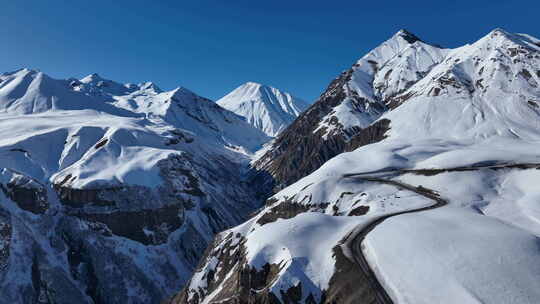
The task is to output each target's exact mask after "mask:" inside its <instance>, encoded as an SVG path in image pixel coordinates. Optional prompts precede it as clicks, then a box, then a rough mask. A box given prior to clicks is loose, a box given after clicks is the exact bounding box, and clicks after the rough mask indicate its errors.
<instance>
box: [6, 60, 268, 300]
mask: <svg viewBox="0 0 540 304" xmlns="http://www.w3.org/2000/svg"><path fill="white" fill-rule="evenodd" d="M0 80H1V84H0V108H1V109H2V113H0V129H1V130H10V132H5V134H4V135H5V138H4V140H3V141H2V143H0V152H1V153H0V154H1V155H2V157H0V190H1V191H0V286H2V288H0V299H1V300H0V302H2V303H4V302H6V303H59V304H60V303H161V302H162V301H163V300H164V299H166V298H168V297H170V296H172V295H173V294H174V293H176V292H177V291H178V290H180V289H181V288H182V287H183V286H184V284H185V283H186V282H187V281H188V280H189V277H190V276H191V274H192V272H193V270H194V269H195V267H196V265H197V264H198V262H199V260H200V258H201V256H202V255H203V253H204V249H205V248H206V247H207V245H208V244H209V243H210V242H211V240H212V238H213V236H214V234H216V233H218V232H221V231H223V230H225V229H227V228H230V227H231V226H234V225H237V224H239V223H241V222H242V221H244V220H245V219H246V218H247V217H248V215H249V214H250V213H252V212H253V211H254V210H256V209H257V208H259V207H260V206H261V205H262V202H263V200H262V196H263V195H264V193H265V192H264V191H262V192H261V191H260V189H259V187H258V184H257V183H258V182H259V181H258V180H253V181H252V180H250V179H249V178H248V177H247V176H246V174H247V172H248V166H249V161H250V159H249V157H248V156H246V154H249V153H252V152H254V151H255V150H256V149H258V148H259V147H260V146H261V145H262V144H263V143H264V142H265V141H266V140H267V139H268V137H267V136H266V135H264V133H263V132H261V131H259V130H257V129H255V128H253V127H251V126H250V125H249V124H248V123H246V122H245V121H244V120H243V119H241V118H240V117H238V115H236V114H234V113H232V112H230V111H227V110H225V109H223V108H221V107H220V106H219V105H217V104H215V103H214V102H212V101H210V100H208V99H206V98H203V97H200V96H198V95H196V94H194V93H193V92H190V91H189V90H187V89H183V88H178V89H176V90H173V91H169V92H162V91H161V90H159V88H157V87H156V86H154V85H152V84H149V83H146V84H140V85H124V84H119V83H116V82H113V81H108V80H105V79H103V78H101V77H99V76H98V75H90V76H89V77H87V78H85V79H82V80H80V81H79V80H73V79H70V80H56V79H52V78H50V77H48V76H47V75H45V74H43V73H40V72H36V71H30V70H20V71H16V72H13V73H3V74H0ZM21 94H22V95H21ZM23 95H24V96H23ZM21 96H22V97H21ZM4 112H5V113H8V114H5V113H4ZM36 113H40V114H39V115H36ZM13 117H16V119H14V118H13ZM14 130H16V131H14ZM7 133H9V134H7Z"/></svg>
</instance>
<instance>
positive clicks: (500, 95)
mask: <svg viewBox="0 0 540 304" xmlns="http://www.w3.org/2000/svg"><path fill="white" fill-rule="evenodd" d="M401 34H403V33H402V32H401V33H398V37H397V38H398V39H399V40H398V41H401V39H404V40H405V38H403V36H399V35H401ZM400 37H401V38H400ZM407 37H408V38H409V39H406V41H409V40H410V41H415V38H413V36H411V35H408V36H407ZM394 38H395V37H394ZM414 43H418V41H415V42H413V44H414ZM389 45H392V44H389ZM391 49H392V48H388V49H387V50H391ZM443 53H444V54H443ZM370 54H372V53H370ZM370 54H368V55H367V56H370ZM440 55H441V56H443V57H441V58H439V59H438V60H436V61H438V63H437V62H434V63H433V64H431V63H429V62H430V61H429V59H424V60H422V62H423V63H422V65H423V66H429V68H428V69H425V70H424V71H425V74H424V75H423V76H422V77H419V78H417V79H414V82H413V83H410V84H409V85H407V86H406V87H400V85H401V83H402V82H392V83H391V84H390V85H388V86H381V87H380V91H378V89H377V88H376V83H380V82H377V81H376V80H375V79H377V76H375V77H374V78H373V82H372V83H369V82H364V84H366V85H367V87H366V88H364V89H363V90H362V92H363V93H366V92H374V95H375V96H380V97H378V98H380V99H375V100H373V102H371V103H370V102H367V103H366V104H365V105H366V107H365V108H363V111H361V112H359V113H357V114H356V115H354V117H355V119H358V120H357V121H356V122H355V124H359V125H360V128H363V129H361V130H359V131H358V132H356V133H355V135H352V136H351V137H350V141H349V143H353V144H355V145H356V146H352V147H351V149H353V148H356V147H358V148H356V149H354V150H353V151H352V152H348V153H341V154H339V155H337V156H336V157H334V158H332V159H330V160H329V161H327V162H325V163H324V164H323V165H322V166H321V167H320V168H318V169H317V170H315V171H314V172H313V173H311V174H309V175H307V176H306V177H304V178H301V179H300V180H298V181H297V182H295V183H293V184H291V185H290V186H288V187H286V188H285V189H283V190H282V191H280V192H278V193H277V194H275V195H274V196H273V197H272V198H271V199H269V200H268V201H267V205H266V207H265V208H264V209H262V210H261V211H260V212H259V213H258V214H257V215H256V216H254V217H253V218H252V219H251V220H250V221H248V222H246V223H244V224H242V225H240V226H238V227H236V228H233V229H231V230H228V231H225V232H223V233H221V234H220V235H219V237H218V238H216V240H215V241H214V243H213V246H212V247H211V249H210V250H208V251H207V256H206V257H205V258H204V259H203V261H202V263H201V264H200V266H199V268H198V270H197V272H196V273H195V275H194V277H193V278H192V279H191V281H190V283H189V284H188V286H187V287H186V288H185V289H184V290H183V292H181V293H180V294H179V295H178V296H177V297H176V298H175V301H176V303H223V302H224V300H225V299H235V300H238V302H239V303H248V302H249V301H254V302H261V303H355V302H365V303H374V302H376V301H378V302H382V303H388V302H390V301H392V302H394V303H538V302H539V301H540V293H539V292H538V289H537V288H536V287H535V285H534V284H535V283H534V282H536V281H538V280H539V279H540V269H539V268H538V265H537V262H536V261H538V259H539V258H540V250H539V249H538V242H539V241H538V240H539V237H540V234H539V233H540V225H539V223H540V213H539V212H538V208H536V207H535V206H536V204H537V199H538V191H537V189H536V188H535V187H534V185H535V184H536V180H537V178H538V176H539V175H538V172H540V171H538V170H539V169H540V156H539V155H538V152H537V151H538V149H539V148H540V145H539V143H540V128H539V127H540V125H539V122H540V111H539V109H538V104H537V103H538V101H539V100H540V88H539V86H538V84H539V83H540V82H539V81H540V68H539V67H540V40H538V39H535V38H533V37H530V36H528V35H522V34H511V33H507V32H505V31H503V30H499V29H498V30H494V31H493V32H491V33H489V34H488V35H487V36H485V37H484V38H482V39H480V40H479V41H477V42H475V43H473V44H471V45H466V46H464V47H461V48H457V49H454V50H445V51H441V53H440ZM398 58H400V57H399V56H398ZM402 58H403V57H401V59H402ZM424 58H432V57H424ZM361 61H362V60H361ZM373 61H374V62H380V61H376V60H373ZM388 62H392V60H390V61H388ZM424 63H426V64H425V65H424ZM388 64H390V63H388ZM373 65H375V63H373ZM416 66H419V65H416ZM411 67H412V66H411V65H401V64H397V65H394V68H393V69H392V72H390V75H391V74H392V73H397V75H413V74H411V73H409V71H408V70H409V69H411ZM402 68H403V69H405V70H403V71H402V70H400V69H402ZM384 69H385V67H380V68H378V70H384ZM357 71H359V72H360V70H358V69H357ZM368 71H369V70H368ZM413 71H414V70H413ZM351 73H353V72H351ZM386 73H388V72H386ZM360 75H369V74H367V73H359V74H358V75H357V77H358V78H354V77H353V78H352V79H356V80H357V81H356V82H355V83H356V84H357V85H358V84H360V83H362V82H361V81H360V79H361V78H359V77H360ZM390 75H389V76H388V79H392V78H391V76H390ZM351 77H352V76H351ZM383 79H384V77H383ZM411 81H412V80H411ZM344 83H345V84H349V85H351V83H350V82H342V83H340V82H339V80H337V81H335V82H334V83H333V84H332V85H331V87H333V88H334V89H335V90H336V91H334V92H339V90H337V88H339V87H341V86H342V85H344ZM384 92H388V94H386V95H385V93H384ZM358 94H360V93H358ZM339 96H340V98H341V99H340V100H344V99H346V98H347V97H344V96H346V95H339ZM382 96H387V97H384V98H383V97H382ZM368 97H369V96H368V95H367V93H366V95H364V97H363V98H365V99H366V100H369V98H368ZM318 104H319V105H318V106H317V104H316V105H315V106H313V107H312V108H310V110H308V111H307V112H306V113H305V114H304V115H302V116H301V117H300V118H299V119H298V120H297V122H295V123H294V124H293V125H291V127H290V128H289V129H290V130H293V129H291V128H293V127H294V125H296V124H297V123H298V122H299V121H304V122H307V121H308V120H306V119H307V118H305V117H304V116H307V115H309V112H310V111H312V110H313V109H316V108H317V107H320V108H322V107H323V103H320V102H319V103H318ZM343 104H344V103H338V105H336V106H335V107H337V108H340V107H341V106H342V105H343ZM377 104H380V108H381V109H383V110H382V111H381V112H380V113H379V112H375V111H371V112H370V110H369V109H370V108H371V109H373V107H374V106H375V107H377V106H376V105H377ZM328 113H331V112H328ZM347 113H348V115H349V114H350V115H352V113H351V112H347ZM329 115H334V114H329ZM335 115H336V118H335V120H336V121H340V123H339V124H335V125H328V127H327V128H326V129H324V126H323V125H319V126H323V127H322V129H319V131H318V132H322V133H319V134H313V136H321V137H320V138H324V136H327V137H328V136H331V134H332V133H333V132H334V133H335V132H337V130H339V129H340V128H341V126H342V125H343V126H345V125H346V122H350V121H352V120H350V119H348V118H347V117H348V116H347V115H340V114H339V113H337V114H335ZM382 122H384V125H385V128H384V129H383V130H382V132H379V133H378V134H377V135H378V137H379V138H378V141H377V142H373V141H372V137H373V135H374V130H381V128H380V127H377V126H380V124H381V123H382ZM363 123H365V124H364V125H362V124H363ZM323 129H324V132H323V131H321V130H323ZM287 132H289V130H285V131H284V133H282V135H281V136H280V137H278V139H277V141H276V144H275V145H274V147H275V149H277V148H276V147H278V146H276V145H279V143H280V142H281V143H282V144H283V141H284V140H285V137H284V136H285V135H286V134H287ZM291 132H292V131H291ZM282 151H288V152H289V153H294V152H293V151H292V150H287V149H286V148H285V149H284V150H279V149H277V150H274V151H273V152H269V153H274V155H278V158H279V157H280V155H282V154H280V153H282ZM269 155H270V154H269ZM283 155H286V154H283ZM271 162H272V160H270V163H271ZM275 168H278V167H275ZM276 172H277V173H279V171H275V172H274V173H276ZM327 227H331V229H327ZM270 231H271V232H270ZM263 235H264V236H265V237H263ZM269 235H270V237H269ZM304 237H305V240H304ZM232 286H235V287H232ZM253 290H256V292H252V291H253Z"/></svg>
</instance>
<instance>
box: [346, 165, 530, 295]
mask: <svg viewBox="0 0 540 304" xmlns="http://www.w3.org/2000/svg"><path fill="white" fill-rule="evenodd" d="M503 168H507V169H533V168H534V169H540V164H536V163H524V164H511V163H498V164H485V165H476V166H464V167H455V168H449V169H392V168H390V169H387V170H381V171H374V172H366V173H355V174H346V175H344V176H343V177H344V178H357V179H361V180H363V181H367V182H375V183H381V184H388V185H392V186H395V187H397V188H400V189H405V190H408V191H412V192H414V193H416V194H419V195H421V196H423V197H425V198H428V199H430V200H432V201H433V202H434V204H432V205H429V206H425V207H421V208H416V209H411V210H406V211H399V212H394V213H390V214H386V215H383V216H381V217H379V218H377V219H375V220H374V221H372V222H371V223H369V224H367V225H366V226H365V227H363V228H362V229H361V230H360V231H358V232H357V233H356V234H355V235H350V236H349V237H353V240H352V241H351V242H350V243H349V244H350V247H351V248H350V249H351V252H352V253H353V258H354V262H355V263H356V264H358V266H359V267H360V269H361V270H362V272H363V273H364V275H365V277H366V278H367V280H368V284H369V285H370V286H371V288H372V289H373V290H374V291H375V298H376V302H377V303H380V304H391V303H393V301H392V299H391V298H390V296H389V295H388V293H387V291H386V290H385V289H384V287H383V286H382V284H381V283H380V282H379V280H378V279H377V276H376V274H375V272H374V271H373V269H371V267H370V266H369V263H368V261H367V259H366V257H365V255H364V252H363V251H362V242H363V241H364V239H365V238H366V235H367V234H368V233H370V232H371V231H372V230H373V229H375V227H377V225H379V224H381V223H382V222H384V221H385V220H386V219H388V218H391V217H394V216H398V215H402V214H407V213H416V212H422V211H428V210H432V209H436V208H440V207H443V206H445V205H447V204H448V201H447V200H445V199H444V198H442V197H440V196H439V194H438V193H437V192H436V191H434V190H432V189H428V188H425V187H423V186H413V185H409V184H406V183H403V182H399V181H395V180H389V179H383V178H380V177H377V176H373V175H368V174H386V173H392V174H398V175H399V174H404V173H413V174H422V175H435V174H439V173H445V172H463V171H475V170H480V169H493V170H497V169H503Z"/></svg>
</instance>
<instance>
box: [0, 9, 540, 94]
mask: <svg viewBox="0 0 540 304" xmlns="http://www.w3.org/2000/svg"><path fill="white" fill-rule="evenodd" d="M539 12H540V1H528V0H525V1H498V0H492V1H473V0H469V1H370V2H368V1H360V0H356V1H348V0H342V1H293V0H289V1H282V0H274V1H253V0H252V1H245V0H236V1H232V0H231V1H210V0H197V1H195V0H193V1H165V0H163V1H101V0H94V1H56V0H47V1H42V0H39V1H37V0H36V1H24V0H21V1H4V2H3V3H2V5H1V7H0V20H1V21H0V22H1V24H0V37H1V40H0V41H1V44H0V71H10V70H15V69H18V68H21V67H29V68H34V69H40V70H42V71H44V72H46V73H47V74H49V75H51V76H53V77H56V78H67V77H71V76H73V77H82V76H85V75H87V74H90V73H93V72H97V73H99V74H100V75H101V76H103V77H105V78H109V79H113V80H117V81H121V82H134V83H137V82H142V81H154V82H155V83H157V84H158V85H159V86H160V87H162V88H163V89H172V88H174V87H176V86H180V85H181V86H185V87H187V88H189V89H191V90H193V91H195V92H197V93H199V94H201V95H203V96H206V97H209V98H212V99H217V98H219V97H221V96H223V95H224V94H226V93H227V92H228V91H230V90H232V89H234V88H235V87H237V86H238V85H240V84H242V83H244V82H246V81H256V82H261V83H265V84H268V85H272V86H275V87H278V88H281V89H284V90H287V91H289V92H291V93H293V94H294V95H297V96H299V97H302V98H304V99H306V100H308V101H310V102H311V101H313V100H314V99H315V98H316V97H317V96H319V94H320V93H321V92H322V91H323V90H324V89H325V88H326V86H327V85H328V83H329V82H330V81H331V80H332V79H333V78H334V77H336V76H337V74H338V73H340V72H341V71H342V70H344V69H347V68H348V67H350V65H351V64H352V63H354V61H356V60H357V59H358V58H359V57H361V56H362V55H363V54H365V53H366V52H367V51H369V50H370V49H372V48H374V47H376V46H377V45H378V44H380V43H381V42H382V41H384V40H385V39H387V38H389V37H390V36H392V35H393V34H394V33H395V32H397V31H398V30H399V29H401V28H406V29H408V30H409V31H411V32H413V33H415V34H416V35H417V36H419V37H420V38H422V39H423V40H425V41H428V42H433V43H436V44H440V45H443V46H448V47H455V46H458V45H462V44H465V43H469V42H473V41H475V40H477V39H478V38H480V37H482V36H484V35H485V34H487V33H488V32H489V31H490V30H492V29H493V28H496V27H502V28H504V29H506V30H508V31H511V32H526V33H528V34H531V35H533V36H536V37H540V26H539V23H538V20H539V18H540V15H539Z"/></svg>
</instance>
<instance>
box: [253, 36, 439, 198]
mask: <svg viewBox="0 0 540 304" xmlns="http://www.w3.org/2000/svg"><path fill="white" fill-rule="evenodd" d="M448 51H449V50H447V49H443V48H440V47H438V46H433V45H430V44H427V43H425V42H423V41H422V40H420V39H419V38H418V37H416V36H415V35H413V34H411V33H409V32H407V31H405V30H401V31H399V32H397V33H396V34H395V35H394V36H393V37H391V38H390V39H389V40H387V41H385V42H384V43H383V44H381V45H380V46H378V47H377V48H375V49H374V50H372V51H371V52H369V53H368V54H366V55H365V56H364V57H362V58H361V59H360V60H358V61H357V62H356V63H355V64H353V66H352V67H351V68H350V69H349V70H347V71H344V72H343V73H342V74H341V75H339V76H338V77H337V78H336V79H334V80H333V81H332V82H331V83H330V85H329V86H328V88H327V89H326V91H325V92H324V93H323V94H321V96H320V97H319V99H318V100H317V101H316V102H315V103H314V105H313V106H312V107H310V108H309V109H308V110H307V111H305V112H304V113H302V114H301V115H300V117H299V118H298V119H297V120H296V121H295V122H294V123H293V124H291V125H290V127H288V128H287V129H285V130H284V131H283V132H282V133H281V134H280V135H279V136H278V138H277V139H276V140H275V142H274V143H273V145H272V148H270V149H268V151H267V152H266V153H265V154H264V155H263V156H262V157H261V158H260V159H259V160H258V161H257V163H256V165H257V167H258V168H260V169H262V170H265V171H267V172H269V173H270V174H271V175H272V176H273V177H274V178H275V179H276V182H277V185H278V188H280V187H283V186H286V185H289V184H291V183H293V182H295V181H296V180H298V179H299V178H301V177H303V176H306V175H307V174H309V173H311V172H313V171H314V170H316V169H317V168H319V167H320V166H321V165H322V164H324V163H325V162H326V161H327V160H329V159H330V158H332V157H334V156H336V155H337V154H339V153H341V152H343V151H346V150H350V149H352V148H351V147H350V144H349V143H350V142H351V138H352V137H354V136H355V135H357V134H358V133H359V132H361V130H362V129H363V128H366V127H367V126H369V125H370V124H371V123H372V122H373V121H375V120H376V119H378V118H379V117H380V116H381V115H382V114H383V113H384V112H385V111H387V110H388V109H389V107H391V106H392V105H393V104H394V103H395V101H394V99H395V98H396V96H397V95H399V94H400V93H402V92H404V91H405V90H406V89H408V88H409V87H410V86H412V85H413V84H414V83H416V82H417V81H418V80H420V79H422V78H423V77H424V76H425V75H426V74H427V73H428V72H429V71H430V70H431V69H432V68H433V67H434V66H435V65H436V64H437V63H439V62H441V61H442V60H443V59H444V57H445V56H446V54H447V53H448ZM385 129H386V125H385V123H384V121H382V122H381V123H379V124H377V125H375V126H374V127H371V128H370V129H369V130H370V131H368V132H369V133H370V135H371V136H369V137H365V138H366V140H367V141H368V142H371V141H376V140H379V139H380V132H381V131H382V130H385ZM353 142H354V141H353Z"/></svg>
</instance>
